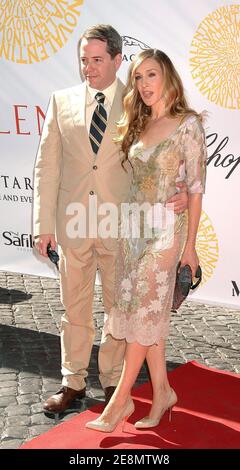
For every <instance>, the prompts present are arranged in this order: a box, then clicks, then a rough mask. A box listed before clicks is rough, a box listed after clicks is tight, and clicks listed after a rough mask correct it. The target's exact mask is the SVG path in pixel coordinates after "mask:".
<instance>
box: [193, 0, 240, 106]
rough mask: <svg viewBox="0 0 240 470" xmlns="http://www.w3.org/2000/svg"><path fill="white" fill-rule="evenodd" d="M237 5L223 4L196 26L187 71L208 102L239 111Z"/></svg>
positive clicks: (238, 28)
mask: <svg viewBox="0 0 240 470" xmlns="http://www.w3.org/2000/svg"><path fill="white" fill-rule="evenodd" d="M239 21H240V5H237V4H236V5H225V6H223V7H221V8H218V9H217V10H215V11H213V12H211V13H210V14H209V15H208V16H206V18H204V20H203V21H202V22H201V23H200V25H199V27H198V29H197V31H196V33H195V35H194V37H193V40H192V43H191V49H190V68H191V73H192V77H193V80H194V82H195V84H196V86H197V87H198V88H199V91H200V92H201V93H202V94H203V95H204V96H205V97H206V98H207V99H208V100H209V101H211V102H213V103H215V104H217V105H219V106H221V107H223V108H228V109H240V27H239Z"/></svg>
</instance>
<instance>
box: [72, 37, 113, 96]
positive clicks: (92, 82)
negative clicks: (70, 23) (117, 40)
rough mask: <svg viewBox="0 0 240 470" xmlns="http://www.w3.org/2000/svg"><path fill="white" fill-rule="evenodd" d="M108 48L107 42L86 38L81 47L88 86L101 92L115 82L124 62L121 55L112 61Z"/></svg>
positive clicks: (81, 60) (83, 68)
mask: <svg viewBox="0 0 240 470" xmlns="http://www.w3.org/2000/svg"><path fill="white" fill-rule="evenodd" d="M106 47H107V43H106V42H103V41H99V39H89V40H88V39H86V38H83V39H82V41H81V46H80V64H81V72H82V74H83V76H84V78H85V79H86V82H87V84H88V85H89V86H90V87H91V88H95V89H96V90H100V91H101V90H104V89H105V88H107V87H108V86H109V85H111V84H112V83H113V82H114V80H115V78H116V72H117V70H118V69H119V67H120V65H121V61H122V56H121V54H117V55H116V56H115V57H114V59H112V58H111V56H110V54H109V53H108V52H107V50H106Z"/></svg>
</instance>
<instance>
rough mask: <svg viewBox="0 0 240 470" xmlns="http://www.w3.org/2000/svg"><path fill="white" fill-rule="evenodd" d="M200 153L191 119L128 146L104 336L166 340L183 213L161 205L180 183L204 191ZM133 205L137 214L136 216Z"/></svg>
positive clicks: (200, 139) (198, 129)
mask: <svg viewBox="0 0 240 470" xmlns="http://www.w3.org/2000/svg"><path fill="white" fill-rule="evenodd" d="M206 155H207V152H206V145H205V136H204V130H203V127H202V124H201V122H200V120H199V118H198V117H196V116H193V115H191V116H188V117H187V118H185V120H184V122H182V124H180V125H179V126H178V128H177V129H176V130H175V131H174V132H173V133H172V134H171V135H170V136H169V137H168V138H167V139H165V140H164V141H162V142H160V143H159V144H157V145H154V146H152V147H148V148H144V147H143V145H142V144H141V143H140V142H138V143H136V144H134V145H132V147H131V149H130V152H129V159H130V161H131V163H132V166H133V180H132V186H131V192H130V200H129V203H130V206H127V208H129V207H130V210H129V213H128V216H126V210H125V209H126V207H125V209H124V210H122V213H121V221H120V229H121V235H120V237H119V239H118V258H117V265H116V278H115V301H114V305H113V307H112V308H111V310H110V312H108V313H109V315H108V318H107V321H106V322H105V326H104V335H107V334H111V335H112V336H113V337H114V338H117V339H123V338H125V339H126V341H127V342H134V341H137V342H138V343H140V344H142V345H146V346H149V345H152V344H158V343H159V340H160V339H161V338H164V339H166V338H167V336H168V333H169V322H170V311H171V306H172V298H173V290H174V285H175V277H176V266H177V263H178V261H179V259H180V257H181V253H182V250H183V247H184V242H185V240H186V233H187V211H186V212H185V213H182V214H179V215H176V214H174V212H173V208H172V207H168V208H167V209H166V204H165V203H166V201H167V199H169V198H170V197H171V196H173V195H174V194H175V193H176V182H178V181H181V180H185V182H186V184H187V188H188V192H190V193H203V192H204V188H205V177H206ZM139 206H141V208H142V209H143V210H142V211H139V212H138V209H137V208H139ZM123 212H124V215H123ZM129 214H130V215H129Z"/></svg>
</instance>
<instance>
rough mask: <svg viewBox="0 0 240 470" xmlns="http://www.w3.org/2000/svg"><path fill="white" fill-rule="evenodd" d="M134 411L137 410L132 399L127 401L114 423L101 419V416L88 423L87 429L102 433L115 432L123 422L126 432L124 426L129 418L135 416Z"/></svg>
mask: <svg viewBox="0 0 240 470" xmlns="http://www.w3.org/2000/svg"><path fill="white" fill-rule="evenodd" d="M134 409H135V406H134V403H133V401H132V399H130V400H129V401H127V403H126V405H125V406H124V408H122V409H121V410H120V412H119V413H118V414H117V416H115V417H114V421H112V422H107V421H104V420H103V419H101V416H99V417H98V418H97V419H95V420H94V421H89V422H88V423H86V428H89V429H95V430H96V431H101V432H113V431H114V429H115V428H116V427H117V425H118V424H119V423H120V422H121V421H123V424H122V431H124V426H125V424H126V421H127V419H128V418H129V416H130V415H131V414H133V412H134ZM103 413H104V412H103Z"/></svg>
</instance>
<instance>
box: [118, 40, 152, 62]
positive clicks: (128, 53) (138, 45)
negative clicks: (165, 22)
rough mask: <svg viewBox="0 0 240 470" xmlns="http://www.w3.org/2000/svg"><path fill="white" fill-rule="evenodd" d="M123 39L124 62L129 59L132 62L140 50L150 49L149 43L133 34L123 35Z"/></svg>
mask: <svg viewBox="0 0 240 470" xmlns="http://www.w3.org/2000/svg"><path fill="white" fill-rule="evenodd" d="M122 40H123V47H124V52H123V59H122V60H123V62H128V61H130V62H131V61H132V60H133V58H134V56H135V54H137V53H138V52H140V50H142V51H145V50H146V49H149V46H148V45H147V44H145V43H144V42H142V41H139V39H136V38H133V37H131V36H122Z"/></svg>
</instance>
